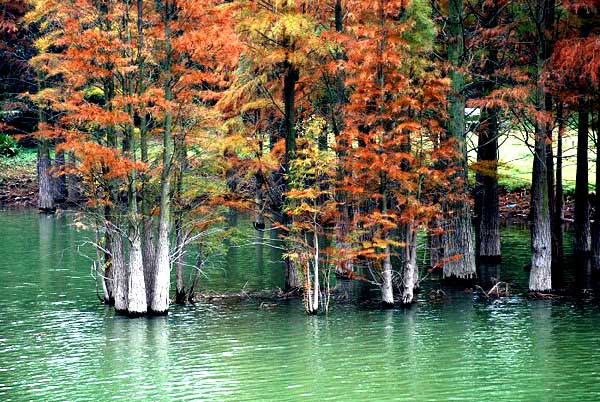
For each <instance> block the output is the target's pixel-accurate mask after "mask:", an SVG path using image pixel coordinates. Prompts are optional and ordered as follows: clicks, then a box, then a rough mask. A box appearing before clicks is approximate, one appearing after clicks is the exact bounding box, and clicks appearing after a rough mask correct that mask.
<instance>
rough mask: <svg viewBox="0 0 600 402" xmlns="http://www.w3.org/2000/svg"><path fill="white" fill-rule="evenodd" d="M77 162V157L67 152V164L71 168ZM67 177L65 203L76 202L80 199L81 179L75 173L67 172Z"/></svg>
mask: <svg viewBox="0 0 600 402" xmlns="http://www.w3.org/2000/svg"><path fill="white" fill-rule="evenodd" d="M76 164H77V158H75V153H73V152H70V153H69V165H70V167H71V168H74V167H75V166H76ZM66 178H67V203H69V204H76V203H78V202H79V201H80V200H81V187H80V186H81V181H80V180H79V177H78V176H77V174H74V173H69V174H67V176H66Z"/></svg>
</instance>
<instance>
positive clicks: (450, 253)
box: [442, 0, 476, 278]
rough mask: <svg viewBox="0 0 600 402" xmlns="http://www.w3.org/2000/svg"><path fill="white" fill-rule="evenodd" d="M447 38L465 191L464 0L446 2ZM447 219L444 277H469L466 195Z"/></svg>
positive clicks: (454, 132)
mask: <svg viewBox="0 0 600 402" xmlns="http://www.w3.org/2000/svg"><path fill="white" fill-rule="evenodd" d="M448 13H449V15H448V16H449V31H450V40H449V43H448V61H449V62H450V64H451V66H452V68H451V70H450V78H451V80H452V88H451V91H450V95H449V97H448V114H449V116H450V120H449V123H448V135H449V136H450V137H452V138H454V139H455V140H456V147H457V151H458V160H457V165H458V168H459V173H458V175H457V177H456V179H457V181H458V182H459V188H457V193H458V194H460V195H463V196H464V195H465V194H468V193H469V192H468V187H469V186H468V179H467V151H466V144H465V97H464V94H463V93H462V91H463V86H464V77H463V75H462V73H461V72H460V67H461V65H462V57H463V54H464V38H463V31H462V29H463V26H462V23H463V0H450V1H449V4H448ZM446 209H447V212H448V215H449V220H448V223H447V227H446V232H445V234H444V236H443V239H442V241H443V245H444V259H445V265H444V277H456V278H471V277H473V276H474V275H475V272H476V270H475V250H474V245H473V228H472V225H471V208H470V205H469V202H468V200H467V199H466V196H464V197H463V198H462V199H458V200H450V201H449V202H447V203H446Z"/></svg>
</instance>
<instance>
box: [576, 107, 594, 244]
mask: <svg viewBox="0 0 600 402" xmlns="http://www.w3.org/2000/svg"><path fill="white" fill-rule="evenodd" d="M578 108H579V110H578V114H579V118H578V124H577V126H578V127H577V177H576V184H575V224H574V229H575V230H574V234H573V251H574V253H575V254H578V255H586V254H588V253H589V252H590V247H591V244H590V236H591V234H590V207H589V196H588V194H589V188H588V173H589V172H588V134H589V112H588V109H587V102H585V101H584V100H579V105H578Z"/></svg>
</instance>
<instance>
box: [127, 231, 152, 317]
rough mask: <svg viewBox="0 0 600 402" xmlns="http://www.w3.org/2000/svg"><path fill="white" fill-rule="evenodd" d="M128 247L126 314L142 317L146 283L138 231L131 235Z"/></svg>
mask: <svg viewBox="0 0 600 402" xmlns="http://www.w3.org/2000/svg"><path fill="white" fill-rule="evenodd" d="M131 236H133V238H132V239H131V244H130V247H129V280H128V289H127V313H128V314H129V315H133V316H138V315H144V314H146V312H147V311H148V301H147V299H146V282H145V280H144V267H143V257H142V241H141V237H140V233H139V231H137V230H136V231H135V232H134V233H132V234H131Z"/></svg>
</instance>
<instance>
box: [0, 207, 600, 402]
mask: <svg viewBox="0 0 600 402" xmlns="http://www.w3.org/2000/svg"><path fill="white" fill-rule="evenodd" d="M68 223H69V218H68V217H59V218H55V217H44V216H38V215H37V213H34V212H2V213H0V228H1V231H0V233H1V235H0V236H1V241H0V256H1V258H0V306H1V308H0V400H1V401H27V400H39V401H105V400H109V399H120V400H128V401H129V400H139V401H159V400H165V401H166V400H211V401H212V400H214V401H264V400H273V401H294V400H340V401H354V400H356V401H364V400H372V401H387V400H390V401H391V400H400V401H404V400H415V401H426V400H431V401H440V400H472V401H515V400H522V401H554V400H557V401H558V400H565V401H567V400H569V401H572V400H580V401H583V400H590V401H591V400H600V309H599V308H598V304H597V302H595V301H593V300H581V301H573V302H564V301H563V302H557V301H531V300H527V299H524V298H522V297H517V296H515V297H511V298H507V299H503V300H500V301H495V302H482V301H477V300H474V298H473V296H472V295H468V294H462V293H456V294H452V296H451V297H450V298H449V300H448V301H447V302H446V303H444V304H441V305H440V304H431V303H429V302H428V301H427V300H426V297H425V295H421V296H420V301H419V303H418V305H416V306H414V307H413V308H411V309H409V310H400V309H399V310H394V311H372V310H361V309H357V308H355V307H352V306H337V307H335V308H334V309H333V311H332V312H331V314H330V315H329V316H328V317H307V316H305V315H304V314H303V312H302V308H301V306H300V305H299V304H298V303H297V302H291V303H290V304H287V305H280V306H278V307H276V308H273V309H270V310H261V309H259V308H258V307H257V305H256V304H255V303H254V304H253V303H246V304H241V305H240V304H237V305H233V306H227V305H217V304H210V303H202V304H199V305H197V306H195V307H186V308H182V307H174V308H173V309H172V311H171V313H170V314H169V316H168V317H160V318H153V319H135V320H131V319H127V318H122V317H116V316H115V315H114V314H113V313H112V311H111V310H110V309H109V308H106V307H104V306H103V305H101V304H99V303H98V301H97V299H96V296H95V290H94V284H93V279H92V277H91V275H90V272H89V268H88V266H89V264H88V263H87V262H86V260H85V259H84V258H83V257H81V256H80V255H79V254H78V253H77V250H76V248H75V247H74V244H76V242H77V241H78V240H81V238H82V235H81V233H78V232H77V231H76V230H75V228H74V227H72V226H70V225H69V224H68ZM503 235H504V240H503V242H504V243H503V247H504V249H505V251H507V258H505V259H504V262H503V263H502V267H501V271H500V273H499V275H501V276H502V278H503V279H506V278H509V279H510V280H512V281H516V282H518V283H519V282H520V283H526V282H524V281H526V276H527V274H526V273H525V272H524V271H523V269H522V266H523V265H524V264H526V263H527V261H528V259H529V257H528V243H527V242H528V234H527V232H526V230H524V229H522V228H521V229H520V228H516V227H511V228H507V229H504V232H503ZM277 258H278V256H277V254H276V253H275V251H273V250H257V249H255V248H254V247H249V248H238V249H236V250H235V251H234V254H233V255H230V256H226V257H225V258H224V259H223V261H222V262H221V263H219V264H215V266H213V267H212V268H211V270H210V271H209V272H208V276H207V277H206V278H204V282H205V286H206V287H208V288H212V289H217V290H223V289H231V290H239V289H240V288H241V287H242V286H244V285H246V286H247V287H248V288H251V289H262V288H265V289H266V288H270V287H273V286H278V285H280V284H281V281H282V275H281V267H280V265H279V264H278V263H277V262H276V261H277ZM219 265H222V266H219Z"/></svg>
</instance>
